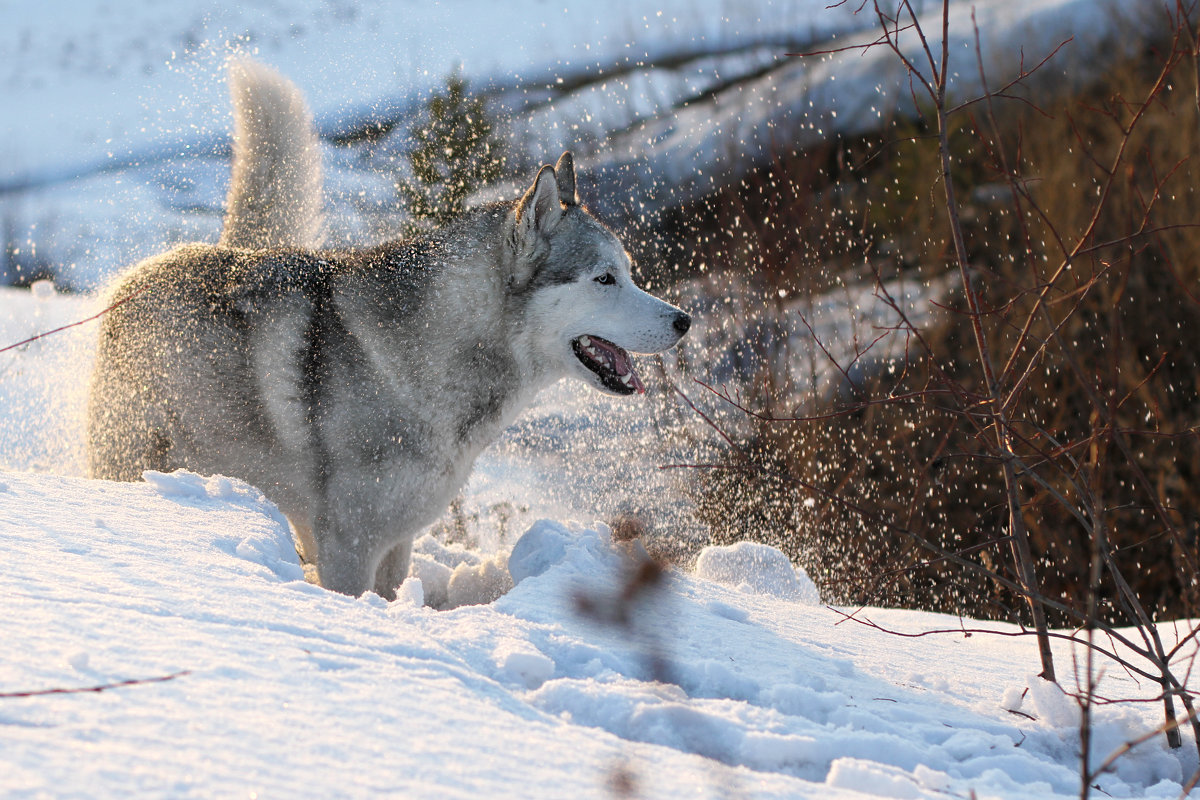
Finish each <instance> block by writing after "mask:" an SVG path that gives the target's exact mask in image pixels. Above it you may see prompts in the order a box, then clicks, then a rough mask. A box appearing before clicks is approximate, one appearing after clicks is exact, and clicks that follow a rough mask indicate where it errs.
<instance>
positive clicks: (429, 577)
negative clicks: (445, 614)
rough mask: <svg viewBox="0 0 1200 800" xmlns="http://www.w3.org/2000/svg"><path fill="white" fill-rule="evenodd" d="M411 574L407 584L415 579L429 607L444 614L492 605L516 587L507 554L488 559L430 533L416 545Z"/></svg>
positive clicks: (409, 570)
mask: <svg viewBox="0 0 1200 800" xmlns="http://www.w3.org/2000/svg"><path fill="white" fill-rule="evenodd" d="M408 574H409V578H408V580H406V581H405V584H407V583H408V582H409V581H411V580H413V579H414V578H415V579H416V580H417V581H418V582H419V583H420V586H421V591H422V593H423V595H422V596H423V598H424V603H425V605H427V606H429V607H431V608H436V609H439V610H441V611H447V610H449V609H452V608H458V607H459V606H478V605H484V604H486V603H490V602H492V601H494V600H495V599H496V598H498V597H500V596H501V595H503V594H504V593H505V592H507V591H508V590H509V589H511V588H512V586H513V581H512V578H510V577H509V574H508V567H507V566H506V564H505V558H504V556H503V555H501V554H496V555H492V556H489V557H485V556H483V555H481V554H479V553H477V552H474V551H471V550H467V549H465V548H463V547H461V546H457V545H445V544H442V543H441V542H439V541H438V540H437V539H435V538H433V537H432V536H430V535H429V534H425V535H424V536H422V537H421V538H419V539H417V541H416V542H414V543H413V555H412V563H411V564H410V566H409V568H408ZM414 591H415V590H414V589H410V590H409V593H410V594H411V593H412V592H414Z"/></svg>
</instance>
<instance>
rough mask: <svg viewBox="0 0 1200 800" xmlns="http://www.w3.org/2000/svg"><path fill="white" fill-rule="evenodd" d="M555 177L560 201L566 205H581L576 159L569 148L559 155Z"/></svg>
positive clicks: (555, 167)
mask: <svg viewBox="0 0 1200 800" xmlns="http://www.w3.org/2000/svg"><path fill="white" fill-rule="evenodd" d="M554 177H555V178H556V179H557V182H558V199H559V202H561V203H562V204H563V205H564V206H577V205H579V195H578V194H576V192H575V159H574V158H573V157H572V156H571V152H570V151H569V150H568V151H567V152H565V153H563V154H562V155H561V156H559V157H558V163H557V164H555V165H554Z"/></svg>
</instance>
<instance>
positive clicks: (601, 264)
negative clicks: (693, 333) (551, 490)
mask: <svg viewBox="0 0 1200 800" xmlns="http://www.w3.org/2000/svg"><path fill="white" fill-rule="evenodd" d="M511 247H512V254H513V268H512V273H511V275H512V277H511V287H510V288H511V291H512V292H513V294H514V295H515V296H518V297H520V298H522V299H523V301H524V303H525V320H526V326H527V330H526V333H527V334H528V335H529V337H530V342H531V344H533V345H534V346H535V347H536V349H537V350H538V351H539V352H538V353H537V354H536V355H537V356H538V357H540V358H542V359H545V360H546V361H548V362H549V363H547V364H545V365H544V366H547V367H552V368H553V369H552V371H554V372H559V373H565V374H568V375H574V376H575V377H577V378H580V379H581V380H583V381H585V382H587V383H589V384H591V385H592V386H593V387H595V388H596V389H599V390H601V391H604V392H608V393H610V394H616V395H628V394H634V393H641V392H644V391H645V385H644V384H643V383H642V380H641V378H639V377H638V374H637V371H636V370H635V369H634V365H633V359H632V358H631V357H630V355H629V351H631V350H632V351H633V352H635V353H659V352H662V351H663V350H668V349H670V348H671V347H673V346H674V345H675V344H676V343H677V342H678V341H679V340H680V338H682V337H683V335H684V334H685V333H687V330H688V327H689V326H690V325H691V318H690V317H689V316H688V315H687V314H685V313H684V312H683V311H681V310H680V309H678V308H676V307H675V306H673V305H671V304H670V303H666V302H664V301H662V300H659V299H658V298H656V297H654V296H652V295H650V294H647V293H646V292H644V291H642V290H641V289H639V288H638V287H637V285H636V284H635V283H634V282H633V278H632V277H631V276H630V267H631V263H630V259H629V254H628V253H627V252H625V248H624V247H623V246H622V245H621V242H620V241H619V240H618V239H617V237H616V236H614V235H613V233H612V231H610V230H608V228H606V227H604V225H602V224H600V222H599V221H597V220H596V218H595V217H593V216H592V215H591V214H589V213H588V212H587V211H586V210H584V208H583V207H582V206H580V205H579V200H578V197H577V195H576V192H575V168H574V163H573V161H572V159H571V154H570V153H563V155H562V157H561V158H560V159H559V160H558V163H557V164H556V165H555V166H553V167H551V166H549V165H547V166H544V167H542V169H541V170H540V171H539V172H538V174H537V178H536V179H534V182H533V185H532V186H531V187H530V188H529V191H528V192H526V193H525V196H524V197H522V198H521V200H520V201H519V202H518V203H517V205H516V206H515V208H514V211H513V217H512V238H511Z"/></svg>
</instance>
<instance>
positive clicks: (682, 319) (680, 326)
mask: <svg viewBox="0 0 1200 800" xmlns="http://www.w3.org/2000/svg"><path fill="white" fill-rule="evenodd" d="M671 326H672V327H673V328H675V330H676V331H678V332H679V335H680V336H683V335H684V334H685V333H687V332H688V328H690V327H692V318H691V317H689V316H688V315H687V314H685V313H683V312H682V311H680V312H679V313H678V314H676V315H675V319H674V320H672V322H671Z"/></svg>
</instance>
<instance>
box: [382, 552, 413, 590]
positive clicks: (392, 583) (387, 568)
mask: <svg viewBox="0 0 1200 800" xmlns="http://www.w3.org/2000/svg"><path fill="white" fill-rule="evenodd" d="M412 547H413V543H412V541H411V540H405V541H402V542H401V543H400V544H398V545H396V546H395V547H393V548H392V549H391V550H388V551H387V554H386V555H384V557H383V559H382V560H381V561H380V562H379V566H378V567H376V568H375V594H377V595H379V596H380V597H382V598H384V599H386V600H395V599H396V588H397V587H398V586H400V584H402V583H404V579H405V578H407V577H408V565H409V563H410V562H411V561H412Z"/></svg>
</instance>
